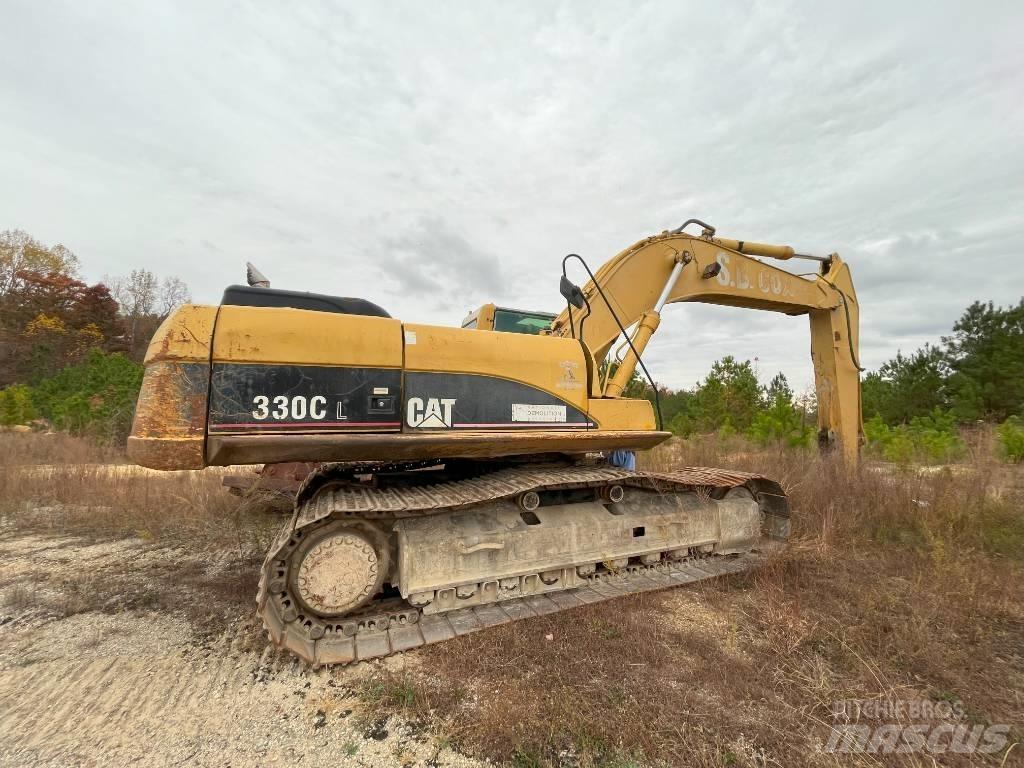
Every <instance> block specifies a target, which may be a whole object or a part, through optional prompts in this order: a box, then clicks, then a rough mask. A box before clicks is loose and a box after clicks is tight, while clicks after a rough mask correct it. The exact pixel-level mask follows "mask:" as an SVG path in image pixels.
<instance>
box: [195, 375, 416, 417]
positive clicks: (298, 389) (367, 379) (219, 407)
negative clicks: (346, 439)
mask: <svg viewBox="0 0 1024 768" xmlns="http://www.w3.org/2000/svg"><path fill="white" fill-rule="evenodd" d="M401 382H402V372H401V371H400V370H398V369H380V368H343V367H338V366H312V365H260V364H254V363H214V365H213V372H212V378H211V381H210V413H209V429H210V431H211V432H218V433H224V432H285V431H287V432H292V431H309V432H317V431H332V432H333V431H347V430H350V429H351V430H373V431H398V430H399V429H401V426H402V424H401V417H400V415H399V404H398V395H397V394H392V393H399V392H401Z"/></svg>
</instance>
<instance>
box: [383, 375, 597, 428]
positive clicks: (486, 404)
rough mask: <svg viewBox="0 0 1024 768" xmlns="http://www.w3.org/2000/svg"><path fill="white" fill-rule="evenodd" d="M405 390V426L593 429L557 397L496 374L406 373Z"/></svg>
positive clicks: (583, 416) (585, 415) (403, 413)
mask: <svg viewBox="0 0 1024 768" xmlns="http://www.w3.org/2000/svg"><path fill="white" fill-rule="evenodd" d="M404 389H405V408H404V409H403V411H402V417H403V423H404V425H405V428H406V429H409V428H414V429H417V430H420V429H456V430H458V429H517V430H520V429H538V430H541V429H547V430H550V429H573V428H575V429H588V428H594V427H595V425H594V424H593V422H591V420H590V419H589V418H588V416H587V414H585V413H583V411H581V410H579V409H578V408H576V407H574V406H572V405H570V404H569V403H567V402H565V401H564V400H561V399H560V398H558V397H556V396H555V395H552V394H550V393H549V392H545V391H544V390H542V389H537V388H536V387H531V386H529V385H527V384H521V383H519V382H517V381H509V380H508V379H501V378H498V377H495V376H485V375H481V374H470V373H426V372H421V371H407V372H406V374H405V387H404ZM414 401H415V402H414ZM531 406H534V407H531Z"/></svg>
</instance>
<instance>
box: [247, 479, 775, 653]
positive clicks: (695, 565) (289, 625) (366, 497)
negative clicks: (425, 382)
mask: <svg viewBox="0 0 1024 768" xmlns="http://www.w3.org/2000/svg"><path fill="white" fill-rule="evenodd" d="M612 486H617V487H620V488H629V489H631V490H630V492H631V493H634V492H638V493H646V494H652V495H653V496H652V498H653V497H660V496H664V495H666V494H692V495H695V496H696V497H697V498H699V499H701V500H704V501H708V500H710V499H712V498H721V497H723V496H724V495H725V494H726V493H728V492H730V491H732V490H733V489H738V488H742V489H745V490H746V491H747V492H749V494H750V496H751V497H752V498H753V499H754V500H756V501H757V503H758V507H759V510H760V520H761V530H760V538H759V539H758V540H757V541H756V543H755V544H754V545H753V546H750V547H749V548H747V549H746V551H742V552H735V553H732V554H727V555H721V554H717V553H714V552H713V551H710V550H711V548H710V547H707V548H698V547H694V548H693V549H692V550H687V553H686V555H685V556H682V557H678V556H677V557H673V558H671V559H670V558H668V557H663V558H659V559H657V560H654V561H652V560H650V559H644V558H639V559H638V558H629V559H628V563H627V562H624V561H622V560H619V561H616V562H617V563H618V564H619V565H618V567H613V566H609V567H603V566H602V567H597V568H593V569H592V570H591V571H589V572H587V573H585V574H583V573H581V574H580V576H577V575H576V567H575V566H574V565H571V564H568V565H567V569H566V571H565V576H566V577H571V578H566V579H564V580H563V581H564V584H565V587H564V588H562V587H561V585H560V583H558V582H557V580H554V581H551V582H549V581H544V582H543V583H544V584H551V586H544V587H542V589H543V590H545V591H543V592H542V593H540V594H524V595H523V596H518V597H511V598H504V597H500V598H494V597H492V599H491V600H492V601H490V602H484V603H482V604H478V605H472V606H471V607H464V608H454V609H449V610H444V611H443V612H439V610H438V609H436V608H434V609H432V608H431V606H429V605H427V606H420V607H417V606H415V605H413V604H411V603H410V602H409V601H407V600H405V599H403V598H401V597H398V596H387V594H386V593H385V595H384V596H378V597H377V598H376V599H374V600H372V601H370V602H369V603H368V604H366V605H363V606H362V607H360V608H358V609H357V610H354V611H352V612H349V613H346V614H345V615H342V616H338V617H331V618H324V617H322V616H320V615H317V614H316V613H315V612H313V611H310V610H309V609H308V608H307V607H304V606H303V602H302V601H301V600H300V599H298V598H297V595H296V594H295V591H296V586H295V584H296V582H295V580H294V578H295V576H294V571H295V569H296V568H297V562H296V559H297V557H298V553H301V552H302V551H303V546H304V541H306V540H307V539H308V538H309V537H310V536H312V535H314V534H316V532H317V531H318V530H320V529H322V528H323V527H324V526H327V525H332V524H337V523H336V521H340V520H344V521H346V525H347V526H351V528H346V529H345V530H352V531H356V532H358V533H359V534H360V535H363V536H365V537H366V538H367V539H368V540H370V541H372V540H374V537H375V536H376V537H378V538H379V536H380V533H379V530H380V525H381V524H382V523H383V524H384V525H387V526H391V525H394V524H395V523H396V522H397V521H400V520H403V519H410V518H423V517H427V516H432V515H445V514H449V513H453V512H460V511H463V510H472V509H473V508H479V507H480V506H481V505H485V504H488V503H491V502H496V501H502V500H507V499H510V498H521V497H522V495H523V494H528V493H530V492H533V493H538V494H540V493H548V492H579V491H580V490H585V489H593V492H595V493H602V492H603V489H607V488H609V487H612ZM748 503H749V502H748ZM788 535H789V507H788V502H787V500H786V497H785V494H784V493H783V492H782V489H781V488H780V487H779V486H778V484H776V483H774V482H773V481H771V480H768V479H767V478H763V477H761V476H759V475H755V474H751V473H746V472H735V471H731V470H721V469H709V468H700V467H689V468H683V469H680V470H677V471H674V472H669V473H656V472H631V471H627V470H623V469H617V468H614V467H608V466H587V465H555V466H546V465H542V466H534V465H527V466H519V467H510V468H505V469H500V470H497V471H493V472H490V473H488V474H485V475H483V476H480V477H475V478H470V479H464V480H456V481H450V482H442V483H436V484H427V485H418V486H417V485H413V486H410V487H393V488H375V487H362V486H345V485H342V486H340V487H328V488H325V489H324V490H323V491H321V492H319V493H317V494H315V495H313V496H312V498H308V499H307V500H305V501H300V502H299V503H298V504H297V506H296V509H295V512H294V514H293V515H292V518H291V519H290V520H289V522H288V523H287V524H286V525H285V526H284V527H283V528H282V529H281V531H280V532H279V534H278V536H277V537H276V539H275V541H274V542H273V544H272V545H271V547H270V550H269V551H268V554H267V557H266V560H265V561H264V564H263V567H262V570H261V573H260V582H259V588H258V592H257V598H256V601H257V605H258V608H259V612H260V614H261V616H262V619H263V622H264V626H265V628H266V630H267V633H268V636H269V638H270V640H271V641H272V642H274V643H275V644H276V645H278V646H280V647H284V648H286V649H288V650H289V651H291V652H292V653H294V654H295V655H297V656H299V657H300V658H302V659H303V660H304V661H306V662H308V663H310V664H312V665H314V666H319V665H331V664H350V663H354V662H358V661H364V660H369V659H375V658H380V657H383V656H388V655H390V654H392V653H398V652H401V651H406V650H412V649H415V648H418V647H421V646H424V645H430V644H433V643H438V642H442V641H444V640H448V639H451V638H454V637H457V636H460V635H464V634H468V633H471V632H476V631H480V630H483V629H486V628H488V627H491V626H496V625H499V624H504V623H507V622H510V621H515V620H519V619H525V618H530V617H533V616H541V615H545V614H551V613H555V612H558V611H562V610H567V609H570V608H574V607H577V606H580V605H587V604H590V603H597V602H601V601H604V600H610V599H613V598H616V597H621V596H623V595H628V594H637V593H640V592H647V591H653V590H660V589H666V588H668V587H673V586H678V585H682V584H689V583H693V582H696V581H702V580H705V579H710V578H714V577H716V576H721V575H726V574H731V573H738V572H741V571H747V570H750V569H752V568H756V567H757V566H758V565H759V564H761V563H762V562H763V561H764V560H765V559H766V558H767V557H769V556H770V555H771V554H772V553H773V552H776V551H778V550H780V549H782V548H783V547H784V546H785V540H786V538H787V537H788ZM484 546H485V545H484ZM382 548H383V549H390V550H391V551H390V553H389V555H388V556H389V557H390V558H391V559H394V557H395V552H394V549H395V545H394V543H393V542H390V543H389V544H387V545H382ZM306 549H307V550H308V544H307V546H306ZM705 549H706V550H709V551H705ZM547 573H551V572H550V571H548V572H547ZM538 575H539V576H540V577H541V578H543V576H544V575H545V574H538ZM381 578H383V576H381ZM509 581H510V580H509ZM497 583H498V582H497V581H495V582H494V583H493V586H494V589H495V590H496V589H497V588H498V587H497ZM534 583H535V584H539V582H537V581H536V580H535V581H534ZM440 592H441V590H439V591H438V593H437V597H438V598H440V597H441V594H440ZM449 592H452V593H454V590H449ZM492 594H493V593H492ZM459 596H460V597H462V595H461V594H460V595H459ZM412 597H413V595H410V598H412ZM450 597H451V598H452V599H453V600H454V599H455V598H454V594H452V595H450ZM440 602H442V601H440V599H439V600H438V603H440ZM469 602H471V601H469Z"/></svg>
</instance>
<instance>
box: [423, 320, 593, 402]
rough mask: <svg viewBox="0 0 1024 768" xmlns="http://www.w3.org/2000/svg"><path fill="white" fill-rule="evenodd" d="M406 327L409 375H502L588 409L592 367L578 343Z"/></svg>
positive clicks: (426, 327) (525, 335)
mask: <svg viewBox="0 0 1024 768" xmlns="http://www.w3.org/2000/svg"><path fill="white" fill-rule="evenodd" d="M404 328H405V334H406V344H405V369H406V370H407V371H437V372H442V373H446V372H451V373H480V374H485V375H488V376H498V377H500V378H503V379H509V380H511V381H518V382H522V383H523V384H528V385H529V386H531V387H537V388H538V389H542V390H545V391H546V392H549V393H551V394H552V395H554V396H555V397H558V398H561V399H562V400H564V401H565V402H567V403H569V404H570V405H574V406H575V407H577V408H579V409H580V410H581V411H586V410H587V365H586V360H585V359H584V357H583V349H582V347H581V346H580V344H579V342H577V341H574V340H573V339H562V338H558V337H554V336H533V335H531V334H525V333H498V332H495V331H479V330H470V329H462V328H444V327H441V326H435V325H416V324H413V323H406V324H405V326H404ZM410 333H411V334H413V335H414V336H415V339H416V342H415V343H414V344H413V343H410V335H409V334H410Z"/></svg>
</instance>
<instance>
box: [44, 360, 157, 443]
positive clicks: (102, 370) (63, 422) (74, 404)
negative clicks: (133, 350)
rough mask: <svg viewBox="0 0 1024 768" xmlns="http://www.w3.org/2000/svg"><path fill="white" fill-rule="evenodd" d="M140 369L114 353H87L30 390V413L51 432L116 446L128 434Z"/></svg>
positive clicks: (141, 369)
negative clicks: (32, 408)
mask: <svg viewBox="0 0 1024 768" xmlns="http://www.w3.org/2000/svg"><path fill="white" fill-rule="evenodd" d="M142 373H143V368H142V366H141V365H139V364H138V363H135V362H133V361H131V360H129V359H128V358H127V357H125V356H124V355H122V354H120V353H105V352H102V351H101V350H98V349H93V350H90V351H89V353H88V354H87V355H86V357H85V360H83V361H82V362H81V363H79V364H78V365H72V366H68V367H67V368H64V369H63V370H62V371H60V373H58V374H57V375H56V376H53V377H51V378H48V379H45V380H44V381H41V382H40V383H39V384H38V385H37V386H35V387H33V388H32V402H33V404H34V406H35V409H36V410H37V411H38V412H39V413H40V414H41V415H42V416H43V417H44V418H46V419H48V420H49V421H50V422H51V423H52V424H53V425H54V426H55V427H56V428H57V429H62V430H66V431H68V432H72V433H75V434H88V435H91V436H93V437H95V438H97V439H99V440H100V441H102V442H120V441H122V440H124V439H125V438H126V437H127V435H128V432H129V431H130V429H131V423H132V417H133V416H134V413H135V401H136V399H137V398H138V395H139V388H140V387H141V385H142Z"/></svg>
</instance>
